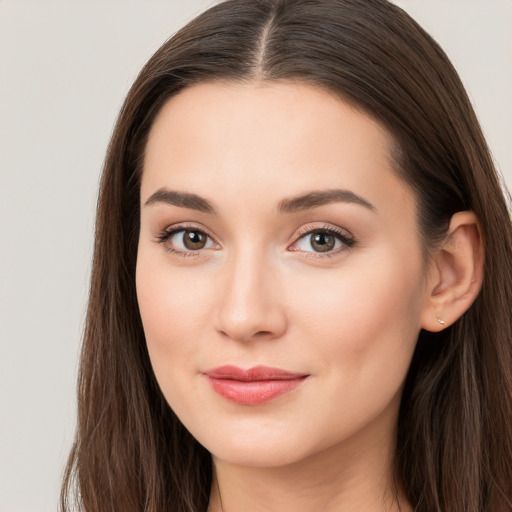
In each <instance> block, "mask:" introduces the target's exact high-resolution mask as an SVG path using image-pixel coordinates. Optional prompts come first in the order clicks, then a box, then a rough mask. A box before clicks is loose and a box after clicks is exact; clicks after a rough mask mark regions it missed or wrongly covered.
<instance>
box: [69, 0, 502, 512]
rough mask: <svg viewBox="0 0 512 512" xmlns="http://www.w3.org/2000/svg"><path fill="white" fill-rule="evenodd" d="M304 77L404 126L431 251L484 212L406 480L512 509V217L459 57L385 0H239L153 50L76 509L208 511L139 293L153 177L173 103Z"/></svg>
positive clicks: (118, 189) (421, 368) (124, 163)
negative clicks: (474, 293) (151, 159)
mask: <svg viewBox="0 0 512 512" xmlns="http://www.w3.org/2000/svg"><path fill="white" fill-rule="evenodd" d="M215 80H223V81H235V82H238V83H244V82H250V81H255V80H256V81H264V82H272V81H298V82H301V83H307V84H312V85H315V86H318V87H320V88H323V89H325V90H328V91H330V92H331V93H332V94H335V95H338V96H339V97H341V98H342V99H344V100H345V101H347V102H349V103H350V104H352V105H353V106H355V107H356V108H358V109H360V110H361V111H363V112H365V113H366V114H368V115H370V116H371V117H372V118H374V119H375V120H377V121H378V122H379V123H381V125H382V126H384V127H385V128H386V129H387V130H388V131H389V133H390V134H391V135H392V137H393V141H394V150H393V152H394V155H393V156H394V161H395V170H396V173H397V175H398V176H399V177H400V178H401V179H403V181H404V182H405V183H406V184H407V185H408V186H410V187H411V189H412V191H413V192H414V194H415V197H416V200H417V205H418V212H419V213H418V230H419V232H420V233H421V235H422V240H423V244H424V247H425V254H427V257H428V251H429V248H432V247H435V246H436V244H437V243H439V241H440V240H442V239H443V236H444V235H445V234H446V230H447V227H448V223H449V220H450V218H451V216H452V215H453V214H454V213H456V212H458V211H463V210H472V211H474V212H475V214H476V215H477V216H478V218H479V220H480V224H481V228H482V233H483V240H484V250H485V268H484V272H485V275H484V281H483V285H482V289H481V292H480V294H479V295H478V297H477V298H476V300H475V302H474V303H473V305H472V306H471V307H470V309H469V310H468V311H467V312H466V313H465V314H464V315H463V316H462V317H461V318H460V319H459V320H458V321H456V322H455V323H454V324H453V325H451V326H450V327H448V328H447V329H445V330H443V331H442V332H440V333H436V334H434V333H429V332H426V331H421V332H420V335H419V338H418V341H417V346H416V350H415V353H414V356H413V360H412V363H411V366H410V369H409V372H408V375H407V378H406V382H405V387H404V391H403V397H402V402H401V407H400V412H399V418H398V428H397V443H396V446H397V448H396V453H395V457H394V466H393V472H394V481H395V484H396V486H397V489H400V490H401V492H403V494H404V495H405V496H406V498H407V499H408V500H409V501H410V503H411V504H412V506H413V508H414V510H415V511H416V512H497V511H500V512H501V511H505V510H512V317H511V306H512V257H511V256H512V226H511V220H510V214H509V208H508V199H507V197H508V196H506V194H505V193H504V192H503V187H502V186H501V184H500V179H499V176H498V175H497V173H496V170H495V167H494V165H493V160H492V157H491V155H490V152H489V149H488V147H487V145H486V142H485V139H484V137H483V135H482V131H481V128H480V126H479V123H478V121H477V118H476V116H475V113H474V111H473V108H472V106H471V103H470V101H469V99H468V96H467V94H466V92H465V90H464V87H463V85H462V83H461V80H460V79H459V77H458V75H457V73H456V71H455V70H454V68H453V66H452V65H451V63H450V61H449V60H448V58H447V56H446V55H445V53H444V52H443V50H442V49H441V48H440V47H439V46H438V44H437V43H436V42H435V41H434V40H433V39H432V38H431V37H430V36H429V35H428V34H427V33H426V32H425V31H424V30H423V29H422V28H421V27H420V26H419V25H418V24H417V23H416V22H415V21H414V20H412V19H411V18H410V17H409V16H408V15H407V14H406V13H405V12H403V11H402V10H401V9H399V8H398V7H396V6H395V5H393V4H391V3H389V2H388V1H386V0H228V1H225V2H222V3H220V4H217V5H215V6H213V7H212V8H210V9H209V10H207V11H206V12H204V13H203V14H201V15H200V16H198V17H197V18H196V19H195V20H193V21H192V22H190V23H189V24H188V25H187V26H186V27H184V28H183V29H182V30H180V31H179V32H178V33H177V34H175V35H174V36H173V37H171V38H170V39H169V40H168V41H166V42H165V43H164V44H163V46H162V47H161V48H160V49H159V50H158V51H157V52H156V53H155V54H154V55H153V57H151V59H150V60H149V61H148V62H147V64H146V65H145V66H144V68H143V69H142V71H141V72H140V74H139V75H138V77H137V79H136V80H135V82H134V84H133V86H132V87H131V89H130V91H129V93H128V95H127V98H126V100H125V102H124V104H123V107H122V109H121V112H120V114H119V117H118V120H117V123H116V126H115V129H114V131H113V134H112V137H111V141H110V145H109V147H108V151H107V155H106V159H105V163H104V168H103V174H102V179H101V184H100V192H99V199H98V207H97V221H96V231H95V249H94V260H93V268H92V278H91V288H90V296H89V305H88V311H87V317H86V324H85V330H84V337H83V345H82V352H81V361H80V370H79V381H78V421H77V429H76V437H75V441H74V445H73V448H72V451H71V454H70V456H69V461H68V464H67V467H66V470H65V476H64V482H63V487H62V494H61V503H60V506H61V510H62V512H69V511H71V510H77V511H83V512H85V511H86V512H142V511H144V512H163V511H166V512H167V511H169V512H170V511H173V512H205V510H206V508H207V506H208V498H209V492H210V485H211V479H212V468H211V457H210V454H209V453H208V452H207V451H206V449H205V448H204V447H202V446H201V445H200V444H199V443H198V442H197V441H196V440H195V439H194V438H193V437H192V436H191V435H190V434H189V432H188V431H187V430H186V428H185V427H184V426H183V425H182V423H181V422H180V421H179V419H178V418H177V417H176V416H175V414H174V413H173V411H172V410H171V408H170V407H169V405H168V404H167V403H166V401H165V399H164V397H163V395H162V393H161V391H160V389H159V387H158V384H157V382H156V380H155V377H154V374H153V371H152V368H151V364H150V361H149V357H148V352H147V349H146V343H145V338H144V332H143V329H142V324H141V319H140V314H139V310H138V305H137V298H136V289H135V266H136V258H137V243H138V236H139V214H140V206H139V201H140V197H139V190H140V178H141V172H142V165H143V161H144V150H145V145H146V141H147V137H148V132H149V130H150V128H151V126H152V123H153V121H154V119H155V116H156V114H157V113H158V112H159V111H160V109H161V107H162V106H163V104H164V103H165V102H166V101H167V100H168V99H169V98H170V97H172V96H173V95H175V94H177V93H178V92H179V91H181V90H183V89H184V88H186V87H188V86H190V85H192V84H196V83H201V82H207V81H215Z"/></svg>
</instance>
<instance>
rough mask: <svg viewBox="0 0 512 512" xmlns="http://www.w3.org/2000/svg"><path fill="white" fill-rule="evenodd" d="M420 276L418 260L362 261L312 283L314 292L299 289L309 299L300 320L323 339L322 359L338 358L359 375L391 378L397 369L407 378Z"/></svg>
mask: <svg viewBox="0 0 512 512" xmlns="http://www.w3.org/2000/svg"><path fill="white" fill-rule="evenodd" d="M397 261H398V263H397ZM420 274H421V265H420V264H419V263H418V262H415V263H413V264H410V265H409V266H408V267H407V266H405V265H404V264H401V262H400V260H399V259H398V260H397V258H396V255H395V256H393V257H391V256H390V257H388V258H384V257H383V258H381V259H380V260H379V263H375V260H374V261H372V262H366V261H363V260H361V261H360V265H359V262H358V266H357V268H356V266H352V267H348V266H347V267H346V268H342V269H340V270H339V272H337V274H332V275H329V276H326V277H325V278H323V282H318V281H317V282H316V285H315V287H312V286H310V287H309V288H310V289H311V290H313V289H314V290H317V291H316V292H314V293H311V292H310V293H300V292H298V291H297V292H296V293H294V295H295V296H297V297H299V296H301V297H303V299H302V304H301V306H300V308H299V309H300V311H302V313H301V314H300V313H299V314H298V315H297V321H298V322H299V323H301V324H302V326H303V329H304V330H306V331H308V336H307V339H316V340H318V342H317V344H316V347H315V352H316V354H317V356H318V358H319V360H326V359H327V360H330V361H333V364H334V362H337V364H338V365H341V366H343V373H344V374H347V372H348V373H349V374H352V375H354V378H356V374H357V375H358V376H360V374H361V373H364V372H368V373H372V374H373V375H375V376H379V375H381V376H382V377H383V378H385V373H386V372H387V371H389V370H391V369H394V370H396V371H399V372H400V374H403V376H405V373H406V371H407V368H408V365H409V363H410V358H411V357H412V352H413V350H414V347H415V344H416V340H417V337H418V334H419V331H420V316H421V309H422V297H423V291H422V287H421V286H420V284H419V283H418V276H419V275H420ZM299 318H301V320H299ZM338 370H339V369H337V371H338ZM349 380H351V379H348V380H347V382H348V381H349Z"/></svg>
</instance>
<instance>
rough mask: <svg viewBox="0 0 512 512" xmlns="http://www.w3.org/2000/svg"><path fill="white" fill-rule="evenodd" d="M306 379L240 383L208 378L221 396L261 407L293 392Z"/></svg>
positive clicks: (238, 381)
mask: <svg viewBox="0 0 512 512" xmlns="http://www.w3.org/2000/svg"><path fill="white" fill-rule="evenodd" d="M305 379H306V377H298V378H296V379H285V380H254V381H240V380H231V379H216V378H212V377H208V380H209V381H210V385H211V386H212V388H213V390H214V391H215V392H217V393H218V394H219V395H221V396H223V397H224V398H227V399H228V400H231V401H232V402H236V403H237V404H241V405H259V404H264V403H266V402H270V401H271V400H273V399H274V398H277V397H278V396H280V395H284V394H285V393H289V392H290V391H293V390H294V389H296V388H297V387H298V386H300V385H301V384H302V383H303V382H304V380H305Z"/></svg>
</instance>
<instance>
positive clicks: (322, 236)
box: [310, 232, 336, 252]
mask: <svg viewBox="0 0 512 512" xmlns="http://www.w3.org/2000/svg"><path fill="white" fill-rule="evenodd" d="M310 236H311V239H310V243H311V247H312V248H313V249H314V250H315V251H316V252H327V251H332V250H333V249H334V247H335V245H336V238H335V237H334V235H331V234H329V233H326V232H317V233H312V234H311V235H310Z"/></svg>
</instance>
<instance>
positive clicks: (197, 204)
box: [144, 188, 377, 214]
mask: <svg viewBox="0 0 512 512" xmlns="http://www.w3.org/2000/svg"><path fill="white" fill-rule="evenodd" d="M156 203H166V204H171V205H174V206H179V207H182V208H190V209H191V210H197V211H200V212H203V213H209V214H216V210H215V208H214V207H213V205H212V203H210V201H208V200H207V199H205V198H203V197H201V196H198V195H197V194H191V193H189V192H179V191H177V190H169V189H167V188H161V189H159V190H157V191H156V192H155V193H154V194H152V195H151V196H150V197H149V198H148V199H147V201H146V202H145V203H144V204H145V206H149V205H152V204H156ZM330 203H352V204H357V205H360V206H364V207H365V208H367V209H369V210H371V211H376V210H377V208H375V206H373V204H371V203H370V202H369V201H367V200H366V199H363V198H362V197H361V196H359V195H357V194H355V193H354V192H352V191H350V190H343V189H329V190H314V191H311V192H307V193H305V194H301V195H299V196H295V197H291V198H286V199H283V200H281V201H280V202H279V204H278V207H277V211H278V212H279V213H294V212H298V211H303V210H309V209H311V208H316V207H318V206H323V205H325V204H330Z"/></svg>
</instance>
